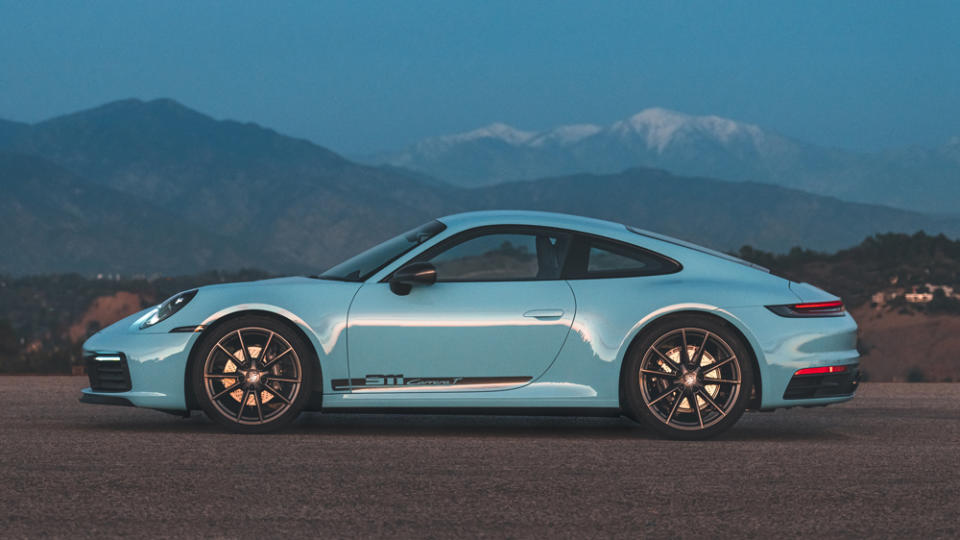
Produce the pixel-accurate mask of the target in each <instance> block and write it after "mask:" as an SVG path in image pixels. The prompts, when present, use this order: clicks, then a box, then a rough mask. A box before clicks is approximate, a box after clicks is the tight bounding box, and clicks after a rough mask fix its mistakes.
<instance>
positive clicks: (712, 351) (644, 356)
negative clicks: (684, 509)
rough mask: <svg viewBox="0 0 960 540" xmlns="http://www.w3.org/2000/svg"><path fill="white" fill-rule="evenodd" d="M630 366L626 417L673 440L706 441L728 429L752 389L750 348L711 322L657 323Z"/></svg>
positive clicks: (694, 318)
mask: <svg viewBox="0 0 960 540" xmlns="http://www.w3.org/2000/svg"><path fill="white" fill-rule="evenodd" d="M626 362H627V365H626V366H625V374H624V380H623V385H624V387H623V391H624V395H625V397H626V400H625V401H626V403H625V405H626V409H627V413H628V414H629V415H630V416H631V417H633V418H634V419H636V420H639V421H640V422H642V423H643V424H645V425H647V426H648V427H650V428H652V429H653V430H655V431H657V432H658V433H660V434H661V435H664V436H666V437H669V438H671V439H684V440H691V439H706V438H708V437H712V436H714V435H717V434H719V433H721V432H723V431H725V430H727V429H729V428H730V427H731V426H732V425H733V424H734V423H736V421H737V420H738V419H739V418H740V416H741V415H743V412H744V411H745V410H746V407H747V402H748V401H749V399H750V392H751V390H752V389H753V369H752V367H751V362H750V357H749V351H748V349H747V346H746V344H744V343H743V340H742V339H741V338H740V337H739V336H738V335H737V334H736V333H734V332H733V331H731V330H730V329H729V328H728V327H727V326H726V325H725V324H724V323H722V322H720V321H717V320H716V319H713V318H711V317H705V316H698V315H690V316H684V317H677V318H673V319H668V320H667V321H664V322H663V323H659V324H656V325H655V326H654V327H652V328H651V329H650V330H649V331H648V332H647V333H646V334H645V336H644V337H643V338H642V339H641V340H640V341H639V342H638V343H637V344H636V346H635V347H633V349H632V350H631V354H630V356H629V357H628V358H627V359H626Z"/></svg>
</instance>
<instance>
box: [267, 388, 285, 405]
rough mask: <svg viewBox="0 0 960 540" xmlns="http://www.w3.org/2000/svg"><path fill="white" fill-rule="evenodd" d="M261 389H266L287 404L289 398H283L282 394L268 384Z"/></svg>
mask: <svg viewBox="0 0 960 540" xmlns="http://www.w3.org/2000/svg"><path fill="white" fill-rule="evenodd" d="M263 389H264V390H266V391H267V392H270V393H271V394H273V395H274V396H276V397H277V398H278V399H279V400H280V401H282V402H284V403H286V404H287V405H289V404H290V400H289V399H287V398H285V397H284V396H283V395H282V394H280V392H277V391H276V390H274V389H273V388H271V387H270V385H265V386H264V387H263Z"/></svg>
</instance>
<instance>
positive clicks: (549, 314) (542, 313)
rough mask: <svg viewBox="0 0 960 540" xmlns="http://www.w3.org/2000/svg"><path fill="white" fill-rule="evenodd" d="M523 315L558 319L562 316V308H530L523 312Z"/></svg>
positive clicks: (543, 318) (542, 318)
mask: <svg viewBox="0 0 960 540" xmlns="http://www.w3.org/2000/svg"><path fill="white" fill-rule="evenodd" d="M523 316H524V317H532V318H534V319H540V320H541V321H543V320H548V319H559V318H560V317H563V310H562V309H531V310H530V311H528V312H526V313H524V314H523Z"/></svg>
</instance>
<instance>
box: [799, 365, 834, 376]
mask: <svg viewBox="0 0 960 540" xmlns="http://www.w3.org/2000/svg"><path fill="white" fill-rule="evenodd" d="M845 371H847V366H824V367H808V368H803V369H798V370H797V372H796V373H794V374H793V375H794V376H797V375H827V374H830V373H843V372H845Z"/></svg>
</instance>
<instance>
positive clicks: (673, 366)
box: [650, 346, 680, 373]
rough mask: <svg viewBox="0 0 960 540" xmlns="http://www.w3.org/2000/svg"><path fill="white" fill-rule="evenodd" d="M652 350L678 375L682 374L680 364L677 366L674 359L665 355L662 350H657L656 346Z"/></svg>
mask: <svg viewBox="0 0 960 540" xmlns="http://www.w3.org/2000/svg"><path fill="white" fill-rule="evenodd" d="M650 348H651V349H653V352H655V353H657V356H659V357H660V359H661V360H663V361H664V362H666V363H667V365H669V366H670V368H671V369H673V370H674V371H676V372H677V373H680V364H677V363H676V362H674V361H673V359H672V358H670V357H669V356H667V355H665V354H663V352H661V351H660V349H658V348H656V347H655V346H654V347H650Z"/></svg>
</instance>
